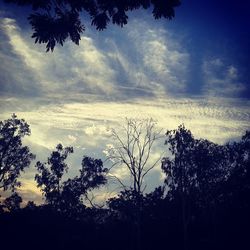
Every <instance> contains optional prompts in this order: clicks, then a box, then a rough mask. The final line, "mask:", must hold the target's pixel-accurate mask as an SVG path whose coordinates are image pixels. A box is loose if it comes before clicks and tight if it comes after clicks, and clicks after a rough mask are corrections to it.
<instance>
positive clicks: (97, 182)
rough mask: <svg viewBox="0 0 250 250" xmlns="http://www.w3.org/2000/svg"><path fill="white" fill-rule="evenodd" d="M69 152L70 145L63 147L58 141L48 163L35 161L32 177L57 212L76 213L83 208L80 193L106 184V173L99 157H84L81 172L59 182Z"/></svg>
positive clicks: (70, 151) (70, 149)
mask: <svg viewBox="0 0 250 250" xmlns="http://www.w3.org/2000/svg"><path fill="white" fill-rule="evenodd" d="M71 153H73V148H72V147H66V148H63V146H62V145H61V144H58V145H57V147H56V151H53V152H52V154H51V156H50V157H49V158H48V161H47V163H41V162H37V163H36V168H37V170H38V172H39V173H38V174H36V176H35V179H36V181H37V184H38V187H41V189H42V192H43V194H44V195H45V198H46V202H47V203H48V204H49V205H51V206H52V207H54V208H56V209H57V210H58V211H61V212H67V213H68V214H69V215H70V214H74V213H77V212H79V211H80V210H81V209H82V208H83V207H84V206H83V204H82V196H84V195H86V194H87V192H88V191H89V190H92V189H94V188H97V187H99V186H101V185H103V184H105V183H106V177H105V173H106V172H107V169H106V168H103V163H102V161H101V160H97V159H93V158H90V157H83V160H82V169H81V170H80V175H79V176H76V177H75V178H73V179H67V180H65V181H62V178H63V175H64V173H66V172H67V170H68V165H67V164H66V163H65V160H66V159H67V157H68V155H69V154H71Z"/></svg>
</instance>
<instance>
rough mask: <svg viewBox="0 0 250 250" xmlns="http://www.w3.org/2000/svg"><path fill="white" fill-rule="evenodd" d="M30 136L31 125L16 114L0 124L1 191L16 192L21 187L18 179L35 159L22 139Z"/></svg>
mask: <svg viewBox="0 0 250 250" xmlns="http://www.w3.org/2000/svg"><path fill="white" fill-rule="evenodd" d="M29 135H30V128H29V125H28V124H27V123H26V122H25V121H24V120H23V119H18V118H17V116H16V115H15V114H13V115H12V117H11V118H10V119H7V120H5V121H1V122H0V189H3V190H7V189H10V188H11V189H12V190H14V189H15V188H16V187H17V186H20V182H19V181H17V178H18V177H19V176H20V173H21V172H22V171H24V169H25V168H27V167H28V166H29V165H30V163H31V161H32V160H33V159H35V155H33V154H32V153H31V152H30V150H29V148H28V147H27V146H23V145H22V138H23V137H25V136H29Z"/></svg>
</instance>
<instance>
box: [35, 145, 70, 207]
mask: <svg viewBox="0 0 250 250" xmlns="http://www.w3.org/2000/svg"><path fill="white" fill-rule="evenodd" d="M71 153H73V148H72V147H66V148H63V146H62V144H58V145H57V146H56V151H53V152H52V153H51V156H50V157H49V158H48V161H47V163H41V162H40V161H38V162H37V163H36V168H37V170H38V172H39V173H38V174H36V176H35V180H36V181H37V186H38V187H41V189H42V192H43V194H44V195H45V198H46V201H47V202H48V203H49V204H50V205H52V206H57V205H58V204H59V201H60V194H61V191H62V177H63V174H64V172H66V171H67V170H68V166H67V164H66V163H65V162H64V161H65V160H66V158H67V157H68V155H69V154H71Z"/></svg>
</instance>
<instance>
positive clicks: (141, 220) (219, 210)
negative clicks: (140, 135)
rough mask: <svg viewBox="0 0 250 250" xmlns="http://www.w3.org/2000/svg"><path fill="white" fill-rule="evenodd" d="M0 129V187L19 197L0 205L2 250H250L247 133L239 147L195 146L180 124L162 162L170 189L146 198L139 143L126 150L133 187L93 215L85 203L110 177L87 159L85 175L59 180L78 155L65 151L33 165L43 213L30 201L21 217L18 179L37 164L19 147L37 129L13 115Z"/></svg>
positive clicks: (59, 148) (166, 187)
mask: <svg viewBox="0 0 250 250" xmlns="http://www.w3.org/2000/svg"><path fill="white" fill-rule="evenodd" d="M131 124H132V127H133V126H134V124H136V123H133V122H131V121H130V123H128V131H130V133H128V134H129V135H131V133H132V134H133V133H134V132H135V131H138V130H133V131H132V132H131V130H129V128H131ZM151 125H152V123H149V124H148V125H147V128H151V129H148V130H147V133H146V134H148V135H150V136H149V137H148V138H150V140H149V141H148V143H147V144H146V146H147V145H148V144H150V142H152V140H154V139H156V137H155V134H154V133H153V132H152V131H153V130H152V128H153V127H152V126H151ZM149 126H151V127H149ZM134 128H138V126H137V127H136V126H135V127H134ZM0 129H1V137H0V163H1V165H0V188H1V190H2V191H3V192H4V191H7V190H9V191H12V195H11V196H10V197H8V198H6V199H5V200H3V201H2V203H1V212H0V237H1V242H0V244H1V249H5V248H2V247H3V246H4V245H5V246H7V248H6V249H109V250H112V249H121V250H123V249H124V250H130V249H131V250H132V249H133V250H139V249H145V250H152V249H157V250H158V249H185V250H186V249H191V250H195V249H197V250H198V249H199V250H200V249H202V250H205V249H209V250H211V249H248V247H249V244H250V242H249V235H250V157H249V155H250V132H246V133H245V135H244V136H243V137H242V138H241V140H239V141H237V142H230V143H228V144H226V145H217V144H215V143H212V142H210V141H208V140H204V139H195V138H194V137H193V136H192V134H191V132H190V131H189V130H187V129H186V128H185V127H184V126H183V125H181V126H179V127H178V129H177V130H172V131H168V132H167V133H166V143H165V144H166V145H165V147H166V151H169V152H170V154H169V157H165V158H163V159H161V164H162V171H163V172H164V173H165V174H166V179H165V184H164V185H163V186H159V187H157V188H156V189H155V190H154V191H153V192H151V193H148V194H145V193H144V192H143V190H142V189H141V188H142V178H141V175H143V174H145V173H146V174H147V173H148V172H149V170H150V167H149V168H148V169H147V170H148V171H147V170H146V169H145V168H144V169H143V167H144V165H143V164H140V160H139V162H138V161H137V160H138V159H137V158H136V157H135V156H134V155H135V153H136V152H135V151H133V150H132V149H133V148H134V147H136V143H137V142H138V140H135V144H133V143H132V148H131V147H129V146H128V147H126V145H125V144H123V145H124V147H125V149H126V152H127V154H128V155H129V156H131V154H132V156H131V157H129V158H128V159H130V160H131V161H130V162H129V161H128V162H127V164H128V169H129V170H130V173H131V177H132V180H133V184H134V185H131V187H130V188H125V187H124V189H123V190H122V191H121V192H120V193H119V195H118V196H117V197H115V198H110V199H109V200H108V201H106V205H105V206H102V207H100V206H99V207H98V206H91V207H86V206H85V205H84V203H83V198H84V197H86V196H87V193H88V191H90V190H93V189H95V188H98V187H100V186H102V185H107V180H108V179H107V173H108V171H109V170H108V169H107V168H106V167H104V165H103V162H102V161H101V160H99V159H93V158H90V157H87V156H85V157H84V158H83V160H82V168H81V170H80V172H79V175H78V176H76V177H74V178H72V179H67V180H62V177H63V174H64V173H65V171H66V170H67V168H68V166H67V164H66V163H65V160H66V158H67V156H68V155H69V154H71V153H73V148H72V147H65V148H64V147H63V146H62V145H61V144H59V145H58V146H57V147H56V150H55V151H53V152H52V153H51V155H50V157H49V158H48V161H47V162H45V163H42V162H39V161H38V162H37V163H36V168H37V174H36V176H35V179H36V181H37V185H38V187H40V188H41V190H42V192H43V195H44V198H45V204H43V205H40V206H37V205H36V204H34V202H28V204H27V205H26V206H25V207H24V208H21V207H20V204H21V202H22V198H21V197H20V196H19V194H18V193H17V192H16V187H17V186H18V185H21V184H20V183H19V182H18V181H17V178H18V176H19V174H20V173H21V172H22V171H23V170H24V168H26V167H28V166H29V164H30V163H31V160H33V159H34V157H35V156H34V155H33V154H32V153H31V152H30V151H29V148H28V147H26V146H23V145H22V141H21V139H22V137H23V136H26V135H29V134H30V129H29V126H28V124H27V123H26V122H25V121H24V120H19V119H17V117H16V116H15V115H13V116H12V118H11V119H8V120H6V121H3V122H1V123H0ZM116 136H118V135H117V134H116ZM145 138H146V137H145ZM130 142H132V141H130ZM144 142H147V140H144ZM133 145H134V146H133ZM138 145H141V144H138ZM142 145H144V144H143V143H142ZM146 149H147V147H145V148H144V150H143V152H144V151H145V150H146ZM122 152H123V151H121V154H120V156H122V155H123V156H124V157H125V155H124V154H122ZM140 152H142V151H139V155H140V154H141V153H140ZM149 153H150V150H149ZM116 156H117V155H116ZM118 156H119V155H118ZM113 157H114V154H113ZM116 159H117V157H116ZM139 159H140V158H139ZM141 159H143V158H141ZM146 159H147V157H146ZM124 160H125V158H124V159H123V161H124ZM141 161H142V162H143V160H141ZM125 162H126V161H125ZM123 163H124V162H123ZM138 173H139V174H138ZM3 192H2V193H3Z"/></svg>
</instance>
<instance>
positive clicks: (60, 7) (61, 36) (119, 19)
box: [5, 0, 180, 51]
mask: <svg viewBox="0 0 250 250" xmlns="http://www.w3.org/2000/svg"><path fill="white" fill-rule="evenodd" d="M5 2H7V3H15V4H18V5H21V6H25V5H28V6H32V9H33V11H34V13H32V14H31V15H30V16H29V18H28V19H29V21H30V24H31V26H32V29H33V30H34V33H33V35H32V37H33V38H35V42H36V43H37V42H39V43H46V44H47V45H46V48H47V51H49V50H51V51H53V49H54V47H55V45H56V44H57V43H59V44H61V45H63V43H64V42H65V40H66V39H67V38H68V37H69V38H70V39H71V40H72V41H73V42H74V43H76V44H79V40H80V38H81V33H82V32H83V31H84V30H85V27H84V25H83V24H82V21H81V19H80V13H81V12H84V14H87V15H88V16H89V17H90V19H91V24H92V25H94V26H95V27H96V29H97V30H103V29H106V27H107V25H108V23H109V22H112V23H113V24H116V25H119V26H121V27H123V25H125V24H127V22H128V15H127V13H128V12H129V11H133V10H136V9H139V8H144V9H149V8H150V7H152V14H153V16H154V18H155V19H159V18H162V17H163V18H167V19H172V18H173V17H174V16H175V10H174V8H175V7H177V6H178V5H180V1H179V0H132V1H131V0H123V1H114V0H97V1H96V0H86V1H77V0H46V1H44V0H39V1H38V0H5Z"/></svg>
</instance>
